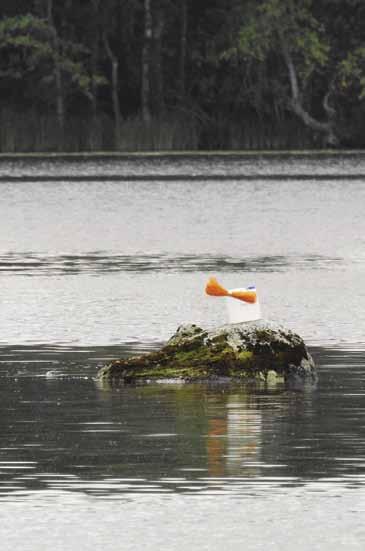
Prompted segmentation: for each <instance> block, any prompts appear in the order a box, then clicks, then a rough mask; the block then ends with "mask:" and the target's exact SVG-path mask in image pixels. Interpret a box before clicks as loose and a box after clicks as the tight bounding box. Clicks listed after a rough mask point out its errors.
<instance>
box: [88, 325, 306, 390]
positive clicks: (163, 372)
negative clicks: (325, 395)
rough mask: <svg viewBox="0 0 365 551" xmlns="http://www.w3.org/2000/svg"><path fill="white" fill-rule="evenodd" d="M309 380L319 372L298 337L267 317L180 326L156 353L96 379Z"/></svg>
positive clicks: (125, 361) (116, 363) (129, 361)
mask: <svg viewBox="0 0 365 551" xmlns="http://www.w3.org/2000/svg"><path fill="white" fill-rule="evenodd" d="M227 378H229V379H232V380H240V381H249V380H261V381H272V380H281V381H286V382H288V381H291V380H293V381H299V382H300V381H303V382H305V381H311V382H315V381H316V378H317V375H316V369H315V365H314V362H313V359H312V357H311V356H310V354H309V352H308V350H307V348H306V346H305V344H304V342H303V340H302V339H301V337H299V336H298V335H296V334H295V333H293V332H292V331H290V330H288V329H285V328H284V327H281V326H280V325H277V324H275V323H272V322H268V321H263V320H260V321H253V322H248V323H238V324H233V325H224V326H222V327H218V328H216V329H213V330H204V329H202V328H201V327H198V326H197V325H182V326H181V327H179V328H178V330H177V331H176V333H175V334H174V335H173V336H172V337H171V339H170V340H169V341H168V342H167V343H166V345H165V346H163V347H162V348H161V349H160V350H158V351H156V352H151V353H149V354H145V355H142V356H137V357H131V358H128V359H121V360H115V361H113V362H112V363H111V364H109V365H107V366H105V367H103V368H102V369H101V370H100V371H99V373H98V379H101V380H109V381H113V380H114V381H122V382H124V383H133V382H139V381H140V382H141V381H146V382H147V381H149V382H151V381H156V380H158V381H161V380H167V379H178V380H182V381H186V382H192V381H211V380H225V379H227Z"/></svg>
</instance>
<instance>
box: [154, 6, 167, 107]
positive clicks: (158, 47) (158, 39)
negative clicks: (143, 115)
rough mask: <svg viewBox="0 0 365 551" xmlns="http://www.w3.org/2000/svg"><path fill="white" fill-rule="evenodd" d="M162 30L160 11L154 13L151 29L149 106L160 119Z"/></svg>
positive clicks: (162, 102) (162, 19)
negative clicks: (150, 89)
mask: <svg viewBox="0 0 365 551" xmlns="http://www.w3.org/2000/svg"><path fill="white" fill-rule="evenodd" d="M163 28H164V18H163V13H162V9H161V8H160V9H158V10H157V11H156V12H155V24H154V29H153V63H152V65H153V69H154V79H153V84H154V86H153V88H152V95H151V96H152V97H151V104H152V106H153V113H154V114H155V115H156V116H157V117H160V116H161V115H162V113H163V111H164V106H165V102H164V93H163V68H162V33H163Z"/></svg>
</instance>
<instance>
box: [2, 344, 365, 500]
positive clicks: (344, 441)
mask: <svg viewBox="0 0 365 551" xmlns="http://www.w3.org/2000/svg"><path fill="white" fill-rule="evenodd" d="M5 352H6V354H5V356H4V357H3V360H2V361H3V363H2V364H0V365H1V370H0V372H1V373H0V381H1V385H0V403H1V425H0V435H1V441H0V494H1V496H3V497H4V498H8V497H9V496H13V498H14V499H22V498H23V497H24V496H25V495H29V494H31V493H32V492H35V491H37V492H38V491H39V490H45V489H48V490H52V491H61V490H62V491H65V490H67V491H76V492H83V493H87V494H92V495H95V496H102V495H103V496H107V495H114V496H116V495H119V494H120V493H122V494H130V493H137V494H140V493H146V492H152V493H153V492H159V493H161V492H162V493H163V492H171V491H178V492H184V493H196V492H198V493H202V492H203V493H206V492H211V491H213V490H214V492H233V493H234V494H246V493H247V492H252V491H253V488H254V492H255V493H260V492H261V491H264V489H265V488H266V490H268V489H269V488H274V487H282V485H283V484H284V486H286V485H291V486H293V485H295V486H297V485H303V484H310V483H312V482H315V481H317V483H318V484H319V485H318V489H320V488H321V487H322V486H321V485H320V484H321V483H322V481H323V482H324V481H329V480H330V481H332V483H337V484H338V483H340V484H342V485H346V486H351V485H362V484H363V483H364V482H365V429H364V426H363V422H362V421H363V414H364V404H363V397H364V392H365V390H364V389H365V377H364V375H363V370H362V364H363V362H364V359H363V353H359V354H354V353H351V354H350V353H349V354H345V353H343V352H336V351H328V352H326V351H323V350H314V353H315V355H316V357H317V361H318V360H319V363H320V364H321V367H320V371H321V379H320V386H319V388H317V389H307V390H305V391H302V392H294V391H291V390H289V389H286V388H285V387H284V386H283V385H278V386H277V387H272V388H269V387H267V386H265V385H263V384H262V385H255V386H250V387H245V386H240V385H233V386H226V385H202V384H194V385H173V384H171V385H147V386H121V387H113V388H108V387H107V386H102V387H100V386H98V385H96V384H95V383H94V381H93V379H92V376H93V374H95V368H96V365H98V362H99V361H100V355H99V353H100V352H101V351H98V350H97V349H95V350H94V351H89V354H85V356H84V360H81V357H82V356H81V352H80V350H77V349H76V351H75V354H76V356H77V361H76V362H75V361H74V359H75V357H76V356H72V355H71V356H69V355H68V354H65V353H64V352H63V351H62V349H61V351H60V353H59V355H58V356H57V355H53V356H51V357H52V359H51V358H50V357H48V358H47V357H45V361H44V362H41V363H36V362H34V360H33V361H32V352H31V351H30V358H29V361H25V363H19V362H16V361H10V362H9V363H8V361H7V360H8V359H9V357H12V354H11V350H9V348H8V349H6V351H5ZM54 352H56V351H55V350H54ZM85 352H86V351H85ZM114 352H115V353H116V352H117V351H116V350H114ZM14 353H15V354H16V351H14ZM22 353H23V359H25V360H26V357H25V354H26V351H25V350H23V351H22ZM105 353H106V350H104V354H105ZM108 353H109V356H110V357H111V356H112V355H113V349H109V351H108ZM118 353H120V350H118ZM98 358H99V359H98ZM49 371H52V373H53V375H52V377H50V376H49ZM70 372H71V373H73V375H72V376H69V375H67V373H70Z"/></svg>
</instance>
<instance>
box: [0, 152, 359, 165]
mask: <svg viewBox="0 0 365 551" xmlns="http://www.w3.org/2000/svg"><path fill="white" fill-rule="evenodd" d="M364 155H365V149H303V150H297V149H288V150H284V149H283V150H281V149H280V150H279V149H278V150H254V149H252V150H248V149H245V150H191V151H190V150H171V151H170V150H166V151H165V150H161V151H84V152H82V151H81V152H80V151H79V152H16V153H0V162H1V161H13V160H53V159H55V160H68V161H78V160H89V159H90V160H95V159H100V160H107V159H110V160H114V159H118V160H119V159H120V160H124V159H171V158H180V159H181V158H184V157H186V158H191V157H195V158H199V157H218V158H219V157H222V158H230V157H231V158H240V157H241V158H245V159H249V158H261V157H267V158H275V157H277V158H280V157H298V158H315V157H320V158H321V157H341V156H342V157H361V156H364Z"/></svg>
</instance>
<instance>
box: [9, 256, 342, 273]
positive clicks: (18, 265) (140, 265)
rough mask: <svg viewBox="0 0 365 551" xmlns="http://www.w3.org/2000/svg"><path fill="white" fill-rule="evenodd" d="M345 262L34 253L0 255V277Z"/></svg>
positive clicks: (270, 268) (274, 268) (337, 261)
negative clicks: (8, 275) (9, 275)
mask: <svg viewBox="0 0 365 551" xmlns="http://www.w3.org/2000/svg"><path fill="white" fill-rule="evenodd" d="M343 263H344V259H342V258H340V257H327V256H321V255H304V256H281V255H263V256H254V257H233V256H223V255H207V254H202V255H198V254H196V255H169V254H151V255H148V254H145V255H144V254H141V255H118V254H107V253H102V252H100V253H99V252H93V253H84V254H60V255H44V254H39V253H33V252H25V253H13V252H10V253H4V254H0V276H1V275H7V274H12V275H22V276H42V275H43V276H52V275H57V276H58V275H77V274H85V273H86V274H91V275H107V274H111V273H115V272H137V273H141V272H197V271H202V272H241V271H248V272H279V271H283V270H287V269H288V268H295V269H303V270H305V269H308V268H309V269H322V270H323V269H333V268H335V267H337V266H342V265H343Z"/></svg>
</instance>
